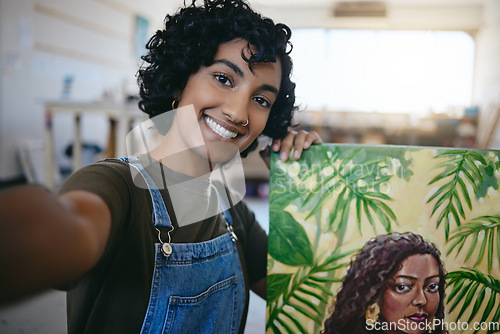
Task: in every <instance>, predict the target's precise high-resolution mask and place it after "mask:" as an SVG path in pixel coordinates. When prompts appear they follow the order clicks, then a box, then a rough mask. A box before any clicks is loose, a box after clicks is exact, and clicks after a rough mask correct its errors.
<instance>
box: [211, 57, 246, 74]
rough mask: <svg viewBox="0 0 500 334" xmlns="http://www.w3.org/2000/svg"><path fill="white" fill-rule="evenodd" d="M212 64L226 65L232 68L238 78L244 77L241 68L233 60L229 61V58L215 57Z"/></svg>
mask: <svg viewBox="0 0 500 334" xmlns="http://www.w3.org/2000/svg"><path fill="white" fill-rule="evenodd" d="M214 64H224V65H226V66H227V67H229V68H230V69H232V70H233V71H234V72H235V73H236V74H237V75H238V76H239V77H240V78H243V77H245V74H244V73H243V71H242V70H241V68H240V67H239V66H238V65H236V64H235V63H233V62H231V61H229V60H226V59H217V60H214Z"/></svg>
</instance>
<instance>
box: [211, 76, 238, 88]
mask: <svg viewBox="0 0 500 334" xmlns="http://www.w3.org/2000/svg"><path fill="white" fill-rule="evenodd" d="M212 76H213V77H214V79H215V80H217V81H218V82H219V83H221V84H223V85H224V86H228V87H232V86H233V83H232V82H231V79H229V78H228V77H227V76H226V75H224V74H222V73H215V74H213V75H212Z"/></svg>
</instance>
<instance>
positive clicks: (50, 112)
mask: <svg viewBox="0 0 500 334" xmlns="http://www.w3.org/2000/svg"><path fill="white" fill-rule="evenodd" d="M62 113H64V114H70V115H72V117H73V123H74V129H75V132H74V135H73V171H76V170H77V169H79V168H81V167H83V166H82V136H81V133H82V131H81V124H80V121H81V117H82V115H83V114H87V113H98V114H102V115H106V116H107V117H108V119H109V124H110V135H109V140H108V147H107V150H106V156H107V157H120V156H126V155H127V150H126V145H125V138H126V136H127V133H128V132H129V131H130V129H131V126H132V125H133V121H135V120H139V121H140V120H144V119H145V114H144V113H142V112H141V111H140V110H139V108H138V107H137V104H136V103H135V102H134V103H130V104H115V103H107V102H91V103H89V102H71V101H53V102H47V103H46V104H45V144H46V145H45V183H46V186H47V187H49V188H50V189H55V188H56V186H57V185H56V184H55V183H56V182H55V176H54V172H55V168H56V161H55V155H54V128H53V124H52V123H53V122H52V121H53V118H54V117H55V116H56V115H57V114H62Z"/></svg>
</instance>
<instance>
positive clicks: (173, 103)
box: [172, 100, 177, 110]
mask: <svg viewBox="0 0 500 334" xmlns="http://www.w3.org/2000/svg"><path fill="white" fill-rule="evenodd" d="M175 102H177V101H176V100H173V101H172V110H175Z"/></svg>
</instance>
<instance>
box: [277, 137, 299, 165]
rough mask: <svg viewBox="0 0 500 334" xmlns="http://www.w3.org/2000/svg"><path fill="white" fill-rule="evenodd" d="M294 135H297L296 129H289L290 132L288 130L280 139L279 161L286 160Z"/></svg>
mask: <svg viewBox="0 0 500 334" xmlns="http://www.w3.org/2000/svg"><path fill="white" fill-rule="evenodd" d="M296 135H297V131H290V132H288V134H287V135H286V137H285V138H283V139H282V140H281V147H280V160H281V161H287V160H288V155H289V154H290V150H291V149H292V147H293V143H294V141H295V136H296Z"/></svg>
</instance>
